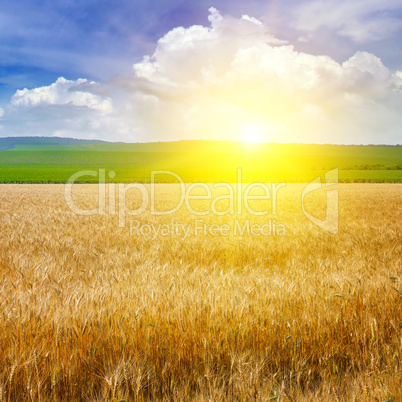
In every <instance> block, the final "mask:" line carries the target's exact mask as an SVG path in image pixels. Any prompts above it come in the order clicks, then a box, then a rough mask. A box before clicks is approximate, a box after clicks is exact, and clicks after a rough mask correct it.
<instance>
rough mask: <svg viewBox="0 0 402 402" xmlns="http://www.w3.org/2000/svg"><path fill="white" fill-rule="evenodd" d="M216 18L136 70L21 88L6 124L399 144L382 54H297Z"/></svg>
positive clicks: (116, 135) (149, 134) (393, 84)
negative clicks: (253, 130)
mask: <svg viewBox="0 0 402 402" xmlns="http://www.w3.org/2000/svg"><path fill="white" fill-rule="evenodd" d="M209 22H210V26H208V27H205V26H200V25H195V26H191V27H189V28H184V27H177V28H175V29H173V30H171V31H170V32H168V33H167V34H166V35H165V36H163V37H162V38H161V39H160V40H159V41H158V43H157V46H156V49H155V52H154V53H153V54H152V55H148V56H145V57H144V58H143V60H142V61H141V62H139V63H136V64H134V66H133V73H132V75H131V76H124V77H123V76H121V77H117V78H114V79H112V80H110V81H109V82H107V83H94V82H89V81H87V80H77V81H68V80H65V79H63V78H60V79H58V80H57V81H56V82H55V83H53V84H51V85H49V86H46V87H41V88H35V89H31V90H28V89H24V90H21V91H17V93H16V94H15V95H14V96H13V98H12V99H11V102H10V104H9V105H8V106H7V107H6V108H5V112H4V119H3V120H2V123H1V125H3V127H4V126H7V127H6V128H7V131H11V132H14V133H15V134H17V133H18V134H21V135H22V134H32V135H34V134H36V135H44V134H50V135H63V136H75V137H81V138H102V139H108V140H120V141H154V140H176V139H197V138H203V139H235V140H237V139H242V136H243V135H244V132H247V131H250V130H249V128H250V127H251V126H252V127H257V129H258V131H259V132H260V136H261V140H266V141H291V142H319V143H324V142H327V143H396V142H398V141H399V138H400V132H399V130H400V129H399V127H401V125H402V116H401V115H400V110H401V107H402V76H401V73H400V72H398V73H395V74H393V73H392V72H391V71H390V70H389V69H388V68H387V67H386V66H384V64H383V63H382V61H381V60H380V59H379V58H378V57H376V56H375V55H373V54H370V53H367V52H357V53H356V54H355V55H353V56H351V57H350V58H349V59H348V60H346V61H345V62H344V63H342V64H339V63H338V62H336V61H335V60H333V59H332V58H330V57H329V56H314V55H311V54H307V53H302V52H297V51H296V50H295V49H294V47H293V46H292V45H290V44H287V43H286V42H284V41H281V40H279V39H278V38H275V37H274V36H272V34H271V33H270V32H269V29H268V28H267V27H266V26H265V25H264V24H263V23H262V22H261V21H259V20H258V19H256V18H254V17H251V16H246V15H244V16H242V17H241V18H233V17H230V16H223V15H221V14H220V13H219V12H218V11H217V10H216V9H214V8H211V9H210V15H209Z"/></svg>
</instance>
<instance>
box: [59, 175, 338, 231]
mask: <svg viewBox="0 0 402 402" xmlns="http://www.w3.org/2000/svg"><path fill="white" fill-rule="evenodd" d="M159 175H170V176H171V177H172V178H173V179H174V180H176V184H178V185H179V192H180V197H179V200H178V201H177V203H176V205H175V206H174V207H172V208H171V209H167V210H158V209H157V207H156V204H157V190H156V184H157V183H158V181H157V179H156V178H157V176H159ZM85 176H90V177H97V178H98V183H97V186H98V205H97V207H96V208H92V209H83V208H81V207H79V206H78V205H76V203H75V202H74V200H73V187H74V185H75V184H76V183H77V181H78V180H79V179H80V178H82V177H85ZM107 177H108V178H109V179H114V178H115V177H116V173H115V172H114V171H110V172H108V174H107ZM337 183H338V169H333V170H331V171H329V172H327V173H326V174H325V190H326V217H325V219H319V218H318V217H315V216H313V215H312V214H311V213H309V212H308V211H307V209H306V207H305V197H306V196H307V194H310V193H312V192H314V191H317V190H320V189H322V188H323V184H322V183H321V181H320V178H319V177H318V178H316V179H314V180H313V181H311V182H310V183H308V184H307V185H306V186H305V187H304V188H303V191H302V197H301V208H302V212H303V214H304V215H305V216H306V218H307V219H308V220H310V221H311V222H312V223H313V224H314V225H316V226H318V227H319V228H321V229H322V230H324V231H326V232H329V233H332V234H336V233H338V227H339V219H338V216H339V202H338V196H339V195H338V190H337V189H333V188H331V186H333V185H334V184H337ZM286 186H287V183H248V184H245V183H242V169H240V168H239V169H238V170H237V181H236V183H234V184H230V183H214V184H207V183H191V184H188V185H186V184H185V182H184V181H183V179H182V178H181V177H180V175H178V174H177V173H175V172H172V171H166V170H159V171H152V172H151V175H150V182H149V183H147V184H143V183H107V182H106V170H105V169H99V171H94V170H83V171H79V172H77V173H75V174H74V175H72V176H71V177H70V178H69V180H68V181H67V184H66V186H65V191H64V197H65V201H66V204H67V206H68V207H69V208H70V210H71V211H72V212H74V213H76V214H77V215H83V216H90V215H117V216H118V226H119V227H120V228H123V227H125V226H126V225H127V218H129V217H140V216H141V215H143V214H144V213H146V212H147V211H149V214H150V215H152V216H169V215H174V214H175V213H176V212H178V211H179V210H180V209H181V208H183V207H185V208H186V209H187V211H188V212H189V213H190V214H191V215H193V216H194V218H198V217H204V216H208V215H215V216H234V217H236V216H241V215H242V214H243V213H244V212H246V213H248V214H249V215H251V216H266V215H271V216H276V215H277V208H278V194H279V192H280V190H281V189H282V188H284V187H286ZM215 189H220V190H222V191H223V194H219V195H215V196H214V195H213V192H212V190H215ZM255 189H258V191H259V194H258V195H257V194H253V190H255ZM132 190H134V191H137V192H138V195H139V200H140V205H139V206H138V208H136V209H131V208H129V207H128V206H127V194H128V192H129V191H132ZM200 192H201V193H202V194H200ZM192 201H206V202H208V203H209V204H208V205H209V208H207V209H205V210H199V209H194V208H193V207H192V205H191V202H192ZM223 201H225V202H226V204H225V205H227V207H226V209H223V210H222V209H221V208H219V205H222V202H223ZM252 201H263V202H265V204H264V205H265V206H266V208H265V209H263V210H255V209H253V207H252V205H251V204H252ZM200 222H201V221H200V220H198V223H200ZM202 222H204V223H203V226H202V227H203V230H200V229H199V228H198V229H197V230H195V229H196V224H195V222H194V225H193V231H194V233H195V234H199V233H204V234H205V235H214V233H217V234H216V235H223V236H225V235H226V234H225V233H227V228H226V226H225V224H223V225H221V226H219V225H217V224H207V223H206V222H205V221H202ZM233 224H234V225H233V227H232V234H233V235H237V234H240V235H244V233H246V234H248V233H249V234H251V235H253V236H258V235H283V233H285V232H286V230H285V228H284V225H283V224H281V223H277V222H276V220H275V219H270V220H268V221H266V222H264V223H263V224H257V223H251V222H249V221H247V220H246V221H245V223H243V224H242V225H240V221H239V220H236V219H235V220H234V222H233ZM139 225H140V221H139V220H133V219H130V232H135V231H137V232H138V233H139V230H140V229H139V228H140V226H139ZM143 225H145V226H143V227H142V230H141V234H142V235H145V234H144V233H148V235H151V234H152V233H154V234H153V235H155V233H159V234H162V235H163V234H167V233H168V234H171V233H177V231H178V228H179V227H180V228H181V227H182V226H176V229H169V225H167V226H165V227H161V226H155V227H153V228H148V227H147V226H146V225H147V223H145V224H143ZM181 225H183V226H185V224H181ZM208 225H209V226H208ZM258 225H260V226H262V228H261V227H259V226H258ZM173 226H174V225H170V227H173ZM268 228H269V230H268ZM180 230H182V229H180ZM187 231H189V229H187ZM182 232H183V233H184V234H185V233H186V230H184V229H183V230H182ZM186 237H187V236H186Z"/></svg>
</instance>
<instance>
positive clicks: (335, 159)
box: [0, 138, 402, 183]
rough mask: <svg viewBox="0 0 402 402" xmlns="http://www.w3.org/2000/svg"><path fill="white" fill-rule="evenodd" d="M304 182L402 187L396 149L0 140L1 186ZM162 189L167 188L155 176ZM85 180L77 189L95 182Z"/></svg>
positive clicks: (401, 152)
mask: <svg viewBox="0 0 402 402" xmlns="http://www.w3.org/2000/svg"><path fill="white" fill-rule="evenodd" d="M238 168H241V169H242V180H243V181H245V182H247V181H262V182H280V181H286V182H306V181H311V180H313V179H314V178H316V177H317V176H323V174H324V173H325V172H326V171H328V170H331V169H334V168H339V180H340V181H341V182H372V183H376V182H377V183H381V182H391V183H401V182H402V146H378V145H377V146H374V145H367V146H362V145H353V146H350V145H348V146H346V145H308V144H245V143H241V142H229V141H179V142H165V143H163V142H158V143H137V144H124V143H102V142H96V141H94V142H91V141H83V140H73V139H51V138H36V139H27V138H25V139H23V138H19V139H14V140H13V139H0V182H1V183H64V182H66V181H67V180H68V178H69V177H70V176H71V175H72V174H74V173H76V172H77V171H82V170H92V171H98V169H106V171H107V172H109V171H114V172H115V173H116V175H115V177H114V178H113V179H110V180H109V181H115V182H148V181H149V180H150V173H151V171H156V170H168V171H173V172H175V173H177V174H179V175H180V176H181V177H182V179H183V180H184V181H186V182H198V181H202V182H221V181H224V182H235V181H237V179H238V176H237V172H238ZM157 179H158V181H160V182H172V181H175V179H174V178H173V177H172V176H169V175H159V176H158V177H157ZM97 180H98V178H97V177H92V176H83V177H81V178H80V179H79V180H78V181H80V182H96V181H97Z"/></svg>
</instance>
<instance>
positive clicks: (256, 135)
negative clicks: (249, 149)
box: [241, 124, 264, 144]
mask: <svg viewBox="0 0 402 402" xmlns="http://www.w3.org/2000/svg"><path fill="white" fill-rule="evenodd" d="M241 139H242V141H244V142H247V143H249V144H255V143H258V142H263V141H264V138H263V129H262V127H260V126H259V125H257V124H245V125H244V126H243V127H242V130H241Z"/></svg>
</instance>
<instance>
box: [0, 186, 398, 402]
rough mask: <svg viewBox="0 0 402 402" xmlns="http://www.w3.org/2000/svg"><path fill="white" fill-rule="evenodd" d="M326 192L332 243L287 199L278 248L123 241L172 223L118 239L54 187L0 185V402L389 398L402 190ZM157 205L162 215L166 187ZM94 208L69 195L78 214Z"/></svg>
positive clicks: (104, 220) (292, 194) (175, 239)
mask: <svg viewBox="0 0 402 402" xmlns="http://www.w3.org/2000/svg"><path fill="white" fill-rule="evenodd" d="M339 189H340V218H339V222H340V226H339V233H338V234H337V235H333V234H330V233H326V232H325V231H322V230H321V229H319V228H317V227H316V226H314V225H313V224H312V223H311V222H309V221H308V220H307V219H306V218H305V217H304V215H303V214H302V212H301V210H300V186H299V187H298V186H297V185H295V186H288V188H287V189H286V191H284V192H283V197H281V198H280V199H279V204H278V214H277V215H276V216H275V220H276V223H277V224H279V223H283V225H284V226H286V235H285V236H278V235H276V236H273V235H272V236H253V235H243V236H233V233H232V234H230V235H228V236H213V235H211V234H210V233H207V234H204V233H201V234H200V235H198V236H196V235H195V234H194V233H190V234H189V235H188V237H187V238H186V239H185V240H182V238H181V237H180V236H177V235H169V236H162V235H158V236H156V237H155V238H153V236H152V235H143V236H138V235H136V234H135V233H130V225H129V220H130V219H135V221H136V223H135V224H136V225H137V224H139V225H140V224H141V225H142V224H154V225H158V224H162V223H164V224H169V222H170V221H171V219H172V216H163V217H158V216H154V215H151V214H150V213H149V211H147V212H145V213H144V214H142V215H140V216H138V217H129V219H127V222H126V226H125V227H123V228H119V227H118V217H117V216H116V215H94V216H78V215H76V214H74V213H73V212H72V211H71V210H70V209H69V208H68V207H67V206H66V203H65V200H64V196H63V192H64V186H62V185H1V186H0V225H1V244H0V246H1V248H0V277H1V285H0V286H1V287H0V305H1V310H0V313H1V320H0V334H1V335H0V336H1V348H0V363H1V364H0V400H1V401H14V400H21V401H22V400H35V401H36V400H42V401H47V400H60V401H61V400H63V401H65V400H124V399H125V400H179V401H188V400H196V401H206V400H214V401H225V400H226V401H232V400H239V401H240V400H278V401H279V400H280V401H286V400H289V401H296V400H297V401H299V400H300V401H310V400H317V401H325V400H355V401H373V400H378V401H384V400H387V399H389V400H391V399H390V398H392V401H396V400H400V399H401V398H402V388H401V382H402V376H401V363H400V358H401V346H402V340H401V331H402V305H401V295H400V293H398V291H401V290H402V285H401V282H400V276H401V269H402V268H401V256H402V234H401V233H402V232H401V223H402V216H401V212H402V208H401V205H402V203H401V201H402V186H401V185H374V184H373V185H371V184H370V185H352V184H351V185H346V184H345V185H339ZM158 194H159V198H158V202H159V204H158V208H161V207H163V206H166V205H170V204H171V203H172V202H173V201H172V200H173V199H175V197H177V187H175V186H174V185H159V187H158ZM96 195H97V188H96V186H94V185H77V186H76V187H75V189H74V197H75V200H76V202H77V203H80V205H81V206H84V205H85V206H87V207H89V206H91V205H93V204H94V202H95V201H96ZM136 197H137V198H138V194H137V193H135V192H134V191H133V192H132V194H130V195H129V196H128V198H129V199H128V201H127V203H128V205H134V204H135V203H136V202H137V203H138V200H136ZM320 197H322V194H321V195H317V196H316V197H315V198H314V197H312V198H311V199H310V200H307V201H306V202H307V204H309V208H311V210H315V213H316V214H322V213H323V211H322V210H320V208H321V207H320V205H321V204H322V203H321V201H322V200H323V198H320ZM130 203H131V204H130ZM195 204H196V203H194V205H195ZM198 208H200V209H202V208H203V201H199V205H198ZM173 218H174V219H175V220H176V221H177V222H182V223H187V224H193V223H194V221H195V218H194V216H193V215H191V214H190V213H189V212H188V211H187V210H186V209H185V208H181V209H180V210H179V211H177V212H176V213H175V214H174V216H173ZM238 218H239V217H237V218H236V217H234V216H215V215H208V216H205V217H203V218H202V219H203V220H204V223H206V224H213V223H218V224H225V223H226V224H228V225H229V226H230V225H235V224H236V222H235V220H236V219H238ZM248 218H250V219H252V220H253V222H260V223H263V222H266V218H264V217H250V216H248V215H247V214H246V213H244V212H243V214H242V216H241V217H240V219H241V220H245V219H248ZM398 398H399V399H398Z"/></svg>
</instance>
